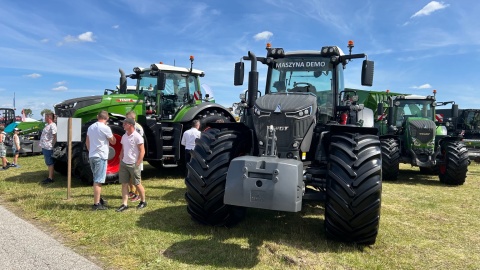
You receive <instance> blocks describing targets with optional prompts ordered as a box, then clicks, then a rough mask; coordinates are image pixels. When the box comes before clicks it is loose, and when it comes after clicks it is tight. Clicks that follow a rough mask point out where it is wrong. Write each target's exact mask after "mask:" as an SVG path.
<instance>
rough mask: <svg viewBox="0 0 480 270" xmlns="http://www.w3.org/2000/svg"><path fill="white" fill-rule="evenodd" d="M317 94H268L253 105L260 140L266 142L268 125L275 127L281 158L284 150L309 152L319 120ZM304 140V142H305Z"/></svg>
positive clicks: (262, 147) (254, 121)
mask: <svg viewBox="0 0 480 270" xmlns="http://www.w3.org/2000/svg"><path fill="white" fill-rule="evenodd" d="M316 112H317V97H316V96H314V95H311V94H301V93H295V94H267V95H265V96H262V97H259V98H258V99H257V100H256V103H255V106H254V117H253V123H254V125H255V132H256V134H257V137H258V138H259V140H260V141H261V142H262V143H263V144H261V145H260V150H261V151H263V150H264V146H262V145H265V144H266V136H267V127H268V126H273V127H274V129H275V136H276V137H277V141H276V145H277V149H278V151H279V153H280V156H281V157H284V156H282V155H283V154H285V153H296V152H298V151H299V150H302V151H307V150H308V149H309V147H310V141H311V135H312V132H313V127H314V126H315V123H316ZM304 140H305V143H304Z"/></svg>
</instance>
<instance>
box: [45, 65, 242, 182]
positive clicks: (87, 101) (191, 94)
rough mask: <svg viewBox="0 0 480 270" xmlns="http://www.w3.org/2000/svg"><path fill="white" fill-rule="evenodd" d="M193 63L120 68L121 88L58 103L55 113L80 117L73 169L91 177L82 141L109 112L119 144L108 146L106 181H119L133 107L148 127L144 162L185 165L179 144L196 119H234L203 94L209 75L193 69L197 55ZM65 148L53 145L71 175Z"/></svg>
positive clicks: (62, 166)
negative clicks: (126, 126)
mask: <svg viewBox="0 0 480 270" xmlns="http://www.w3.org/2000/svg"><path fill="white" fill-rule="evenodd" d="M190 61H191V66H190V68H183V67H177V66H171V65H165V64H152V65H151V66H150V68H140V67H135V68H134V69H133V72H134V73H133V74H128V75H126V74H125V72H124V71H123V70H122V69H120V70H119V72H120V81H119V86H118V87H117V89H118V90H105V93H104V95H102V96H91V97H82V98H75V99H70V100H66V101H63V102H61V103H59V104H56V105H55V106H54V107H55V113H56V114H57V117H74V118H81V119H82V142H80V143H74V145H73V150H72V153H73V154H72V164H73V165H72V166H73V167H72V173H74V174H75V175H77V176H78V177H80V178H81V179H82V180H83V181H85V182H89V183H90V182H91V181H92V174H91V170H90V165H89V162H88V153H87V152H86V148H85V146H84V144H85V138H86V132H87V129H88V127H89V126H90V125H91V124H92V123H94V122H95V121H96V116H97V114H98V112H100V111H101V110H106V111H108V113H109V116H110V119H109V121H108V123H107V124H108V125H109V126H110V127H111V129H112V132H113V134H114V136H115V137H116V139H117V144H115V145H110V149H109V150H110V151H109V153H110V154H109V156H110V157H111V158H110V159H109V161H108V165H107V182H115V181H117V180H118V170H119V165H120V159H119V154H120V150H121V144H120V139H121V136H122V135H123V134H124V130H123V127H122V121H123V120H124V119H125V115H126V114H127V113H128V112H129V111H134V112H135V113H136V115H137V123H138V124H140V125H141V126H142V129H143V131H144V141H145V157H144V160H145V161H147V162H148V163H149V164H150V165H152V166H154V167H155V168H157V169H163V168H170V167H177V166H183V165H184V156H185V155H184V148H183V146H181V144H180V142H181V137H182V134H183V132H184V131H185V130H186V129H189V128H190V127H191V123H192V121H193V120H199V121H200V123H201V129H204V128H205V127H206V124H207V123H210V122H216V121H222V122H234V121H235V118H234V117H233V115H232V114H231V113H230V112H229V111H228V110H227V109H226V108H225V107H223V106H221V105H219V104H216V103H214V102H211V101H210V100H209V99H208V97H207V96H206V97H205V98H202V94H201V85H200V77H203V76H204V75H205V74H204V72H203V71H201V70H197V69H194V68H193V57H191V58H190ZM127 79H131V80H133V81H134V82H135V86H134V87H130V86H127V83H128V82H127ZM109 92H110V94H108V93H109ZM66 148H67V147H66V143H58V144H57V145H56V147H55V149H54V158H55V160H56V162H55V168H56V170H57V171H58V172H60V173H63V174H66V173H67V170H66V164H67V151H66Z"/></svg>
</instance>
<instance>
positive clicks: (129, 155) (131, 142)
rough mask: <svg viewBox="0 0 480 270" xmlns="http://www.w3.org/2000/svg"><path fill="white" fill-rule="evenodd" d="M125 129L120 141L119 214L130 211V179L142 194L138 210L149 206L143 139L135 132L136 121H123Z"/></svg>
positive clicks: (129, 119)
mask: <svg viewBox="0 0 480 270" xmlns="http://www.w3.org/2000/svg"><path fill="white" fill-rule="evenodd" d="M123 128H124V129H125V131H126V132H125V134H123V136H122V140H121V141H120V143H121V144H122V151H120V171H119V172H118V176H119V182H120V183H121V184H122V205H120V207H119V208H118V209H117V210H116V211H117V212H123V211H125V210H126V209H128V183H129V182H130V178H133V184H134V185H135V188H136V190H138V192H139V193H140V203H139V204H138V206H137V209H143V208H145V207H146V206H147V202H146V201H145V189H144V188H143V186H142V183H141V170H140V165H141V164H142V163H143V156H144V155H145V145H144V141H143V137H142V136H140V134H139V133H138V132H137V131H136V130H135V120H133V119H131V118H126V119H125V120H124V121H123Z"/></svg>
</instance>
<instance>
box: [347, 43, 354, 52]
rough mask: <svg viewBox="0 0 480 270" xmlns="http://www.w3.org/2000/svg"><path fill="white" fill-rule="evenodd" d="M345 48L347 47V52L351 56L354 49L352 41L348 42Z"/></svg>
mask: <svg viewBox="0 0 480 270" xmlns="http://www.w3.org/2000/svg"><path fill="white" fill-rule="evenodd" d="M347 46H348V52H349V53H350V54H352V49H353V47H355V45H354V44H353V40H349V41H348V45H347Z"/></svg>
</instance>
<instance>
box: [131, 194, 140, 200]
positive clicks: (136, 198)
mask: <svg viewBox="0 0 480 270" xmlns="http://www.w3.org/2000/svg"><path fill="white" fill-rule="evenodd" d="M139 200H140V196H138V195H137V194H135V195H133V197H132V198H130V201H131V202H136V201H139Z"/></svg>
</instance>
